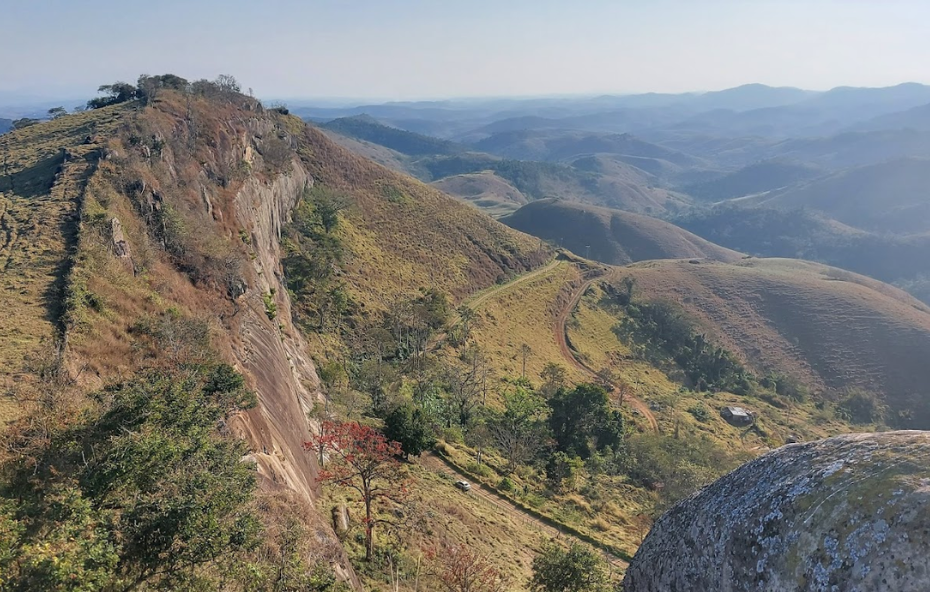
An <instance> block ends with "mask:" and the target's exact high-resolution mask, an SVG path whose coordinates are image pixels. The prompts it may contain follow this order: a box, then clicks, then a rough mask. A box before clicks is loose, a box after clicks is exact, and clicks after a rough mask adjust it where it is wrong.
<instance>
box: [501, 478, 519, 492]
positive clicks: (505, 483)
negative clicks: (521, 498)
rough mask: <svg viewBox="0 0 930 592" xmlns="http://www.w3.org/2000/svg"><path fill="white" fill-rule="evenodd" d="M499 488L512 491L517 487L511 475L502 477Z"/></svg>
mask: <svg viewBox="0 0 930 592" xmlns="http://www.w3.org/2000/svg"><path fill="white" fill-rule="evenodd" d="M497 488H498V489H500V490H501V491H507V492H512V491H514V490H515V489H516V487H514V484H513V481H511V480H510V478H509V477H504V478H503V479H501V480H500V483H498V484H497Z"/></svg>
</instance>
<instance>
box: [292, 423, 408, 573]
mask: <svg viewBox="0 0 930 592" xmlns="http://www.w3.org/2000/svg"><path fill="white" fill-rule="evenodd" d="M304 448H305V449H307V450H313V451H316V452H320V451H322V452H323V454H325V455H326V457H327V460H328V463H327V465H326V468H325V469H322V470H321V471H320V474H319V476H318V477H317V479H318V480H319V481H320V482H323V483H333V484H335V485H338V486H339V487H346V488H349V489H354V490H355V491H357V492H358V493H359V494H360V495H361V496H362V502H363V503H364V504H365V560H366V561H371V558H372V551H373V539H372V532H373V531H374V526H375V523H376V522H377V520H376V519H375V517H374V515H373V510H374V508H373V506H374V504H375V502H377V501H378V500H381V499H390V500H394V501H398V500H399V498H400V496H402V495H403V493H404V483H402V482H399V480H398V472H399V469H400V462H399V461H398V460H397V457H398V456H399V455H400V454H401V449H400V444H398V443H397V442H392V441H389V440H388V439H387V438H385V437H384V436H383V435H382V434H381V433H380V432H379V431H377V430H375V429H374V428H370V427H368V426H364V425H360V424H358V423H355V422H346V423H342V422H331V421H327V422H324V426H323V429H322V430H321V431H320V435H319V436H316V435H315V436H314V437H313V440H312V441H310V442H305V443H304Z"/></svg>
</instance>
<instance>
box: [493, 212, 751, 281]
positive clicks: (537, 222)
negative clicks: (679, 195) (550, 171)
mask: <svg viewBox="0 0 930 592" xmlns="http://www.w3.org/2000/svg"><path fill="white" fill-rule="evenodd" d="M502 221H503V222H504V223H505V224H507V225H509V226H511V227H513V228H516V229H517V230H521V231H523V232H526V233H528V234H532V235H534V236H538V237H540V238H542V239H545V240H548V241H551V242H554V243H558V244H559V245H561V246H564V247H566V248H568V249H570V250H572V251H574V252H575V253H578V254H580V255H585V256H587V257H589V258H591V259H594V260H596V261H601V262H603V263H609V264H612V265H626V264H628V263H632V262H634V261H645V260H647V259H686V258H687V259H714V260H718V261H736V260H738V259H739V258H740V254H739V253H737V252H735V251H731V250H729V249H725V248H723V247H719V246H717V245H715V244H713V243H711V242H708V241H706V240H704V239H702V238H700V237H698V236H695V235H693V234H691V233H690V232H688V231H686V230H682V229H681V228H678V227H677V226H675V225H673V224H669V223H668V222H664V221H662V220H658V219H656V218H649V217H647V216H641V215H638V214H633V213H630V212H622V211H620V210H612V209H608V208H600V207H596V206H588V205H583V204H578V203H573V202H568V201H562V200H555V199H544V200H539V201H535V202H533V203H530V204H528V205H526V206H523V207H522V208H520V209H519V210H517V211H516V212H514V213H513V214H511V215H510V216H507V217H506V218H503V219H502Z"/></svg>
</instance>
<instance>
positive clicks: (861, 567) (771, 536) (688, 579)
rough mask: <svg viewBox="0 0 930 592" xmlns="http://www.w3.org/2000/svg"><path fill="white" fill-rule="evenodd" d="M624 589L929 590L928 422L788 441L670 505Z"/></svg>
mask: <svg viewBox="0 0 930 592" xmlns="http://www.w3.org/2000/svg"><path fill="white" fill-rule="evenodd" d="M624 586H625V587H624V590H625V591H626V592H646V591H656V592H659V591H662V592H674V591H691V590H715V591H721V592H728V591H744V590H745V591H748V590H807V591H814V590H816V591H821V590H829V591H837V592H840V591H842V592H847V591H862V592H864V591H867V590H895V591H897V592H911V591H913V592H917V591H920V592H924V591H926V590H930V432H917V431H902V432H886V433H881V434H854V435H847V436H839V437H836V438H829V439H827V440H821V441H818V442H811V443H808V444H792V445H788V446H784V447H782V448H779V449H778V450H775V451H773V452H770V453H769V454H766V455H765V456H762V457H760V458H758V459H756V460H754V461H752V462H749V463H747V464H745V465H743V466H742V467H740V468H739V469H737V470H735V471H733V472H732V473H730V474H729V475H726V476H725V477H723V478H721V479H719V480H718V481H717V482H715V483H713V484H712V485H710V486H709V487H707V488H705V489H703V490H702V491H700V492H698V493H697V494H695V495H693V496H692V497H690V498H689V499H687V500H684V501H683V502H681V503H679V504H678V505H676V506H675V507H674V508H672V509H671V510H669V511H668V512H667V513H666V514H665V515H663V516H662V517H661V518H660V519H659V520H658V521H657V522H656V524H655V526H654V527H653V529H652V531H651V532H650V533H649V535H648V536H647V537H646V539H645V541H644V542H643V545H642V546H641V547H640V549H639V551H638V552H637V553H636V556H635V557H634V558H633V561H632V563H630V566H629V569H628V570H627V573H626V577H625V579H624Z"/></svg>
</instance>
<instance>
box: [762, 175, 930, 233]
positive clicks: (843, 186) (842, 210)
mask: <svg viewBox="0 0 930 592" xmlns="http://www.w3.org/2000/svg"><path fill="white" fill-rule="evenodd" d="M752 203H756V204H758V205H763V206H766V207H772V208H781V209H796V208H810V209H812V210H815V211H818V212H822V213H823V214H825V215H826V216H828V217H830V218H832V219H834V220H837V221H839V222H842V223H844V224H848V225H849V226H853V227H856V228H861V229H863V230H869V231H874V232H891V233H904V234H907V233H922V232H927V231H930V160H926V159H918V158H905V159H900V160H894V161H888V162H883V163H879V164H875V165H869V166H863V167H859V168H855V169H851V170H848V171H844V172H841V173H837V174H834V175H831V176H829V177H825V178H821V179H817V180H814V181H811V182H809V183H806V184H804V185H801V186H798V187H793V188H788V189H785V190H783V191H778V192H773V193H770V194H767V195H764V196H761V197H758V198H753V199H752Z"/></svg>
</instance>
